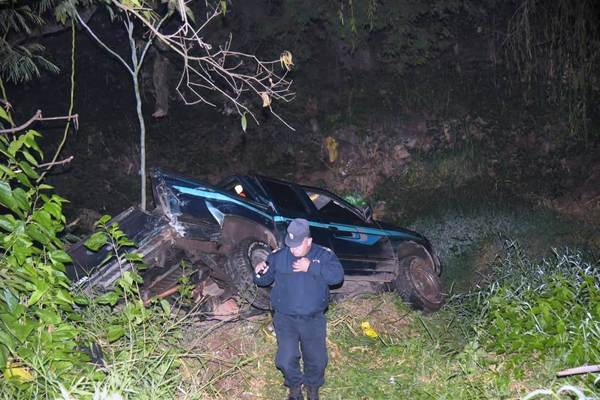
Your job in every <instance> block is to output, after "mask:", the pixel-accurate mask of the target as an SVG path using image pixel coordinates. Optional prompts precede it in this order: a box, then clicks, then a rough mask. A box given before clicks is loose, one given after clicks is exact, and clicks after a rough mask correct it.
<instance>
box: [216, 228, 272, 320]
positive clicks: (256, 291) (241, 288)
mask: <svg viewBox="0 0 600 400" xmlns="http://www.w3.org/2000/svg"><path fill="white" fill-rule="evenodd" d="M270 253H271V248H270V247H269V246H268V245H267V244H266V243H263V242H261V241H260V240H258V239H246V240H243V241H242V242H240V244H239V245H238V246H237V247H236V248H235V249H234V250H233V251H232V252H231V254H230V255H229V257H228V258H227V262H226V263H225V272H226V273H227V276H228V277H229V279H230V280H231V282H232V284H233V286H234V287H235V288H236V289H237V291H238V294H239V295H240V297H242V298H243V299H244V300H246V301H247V302H248V303H250V304H251V305H253V306H254V307H256V308H259V309H261V310H268V309H269V308H270V305H271V301H270V299H269V290H268V289H266V288H261V287H258V286H256V285H255V284H254V267H256V265H257V264H258V263H259V262H261V261H264V260H266V259H267V256H268V255H269V254H270Z"/></svg>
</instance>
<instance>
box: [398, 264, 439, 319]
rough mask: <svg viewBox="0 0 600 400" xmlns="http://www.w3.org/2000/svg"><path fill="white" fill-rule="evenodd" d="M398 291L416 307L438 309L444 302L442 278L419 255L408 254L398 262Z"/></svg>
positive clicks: (428, 310)
mask: <svg viewBox="0 0 600 400" xmlns="http://www.w3.org/2000/svg"><path fill="white" fill-rule="evenodd" d="M394 286H395V289H396V291H397V292H398V293H399V294H400V296H402V298H403V299H404V300H405V301H407V302H409V303H410V304H411V305H412V306H413V307H414V308H416V309H418V310H423V311H425V312H432V311H437V310H439V309H440V307H441V306H442V304H443V299H442V285H441V282H440V278H439V276H438V275H437V273H436V272H435V270H434V269H433V268H432V267H431V265H429V263H428V262H427V261H426V260H425V259H423V258H421V257H420V256H417V255H407V256H406V257H403V258H402V259H400V260H399V262H398V276H397V277H396V280H395V281H394Z"/></svg>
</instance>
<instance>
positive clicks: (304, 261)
mask: <svg viewBox="0 0 600 400" xmlns="http://www.w3.org/2000/svg"><path fill="white" fill-rule="evenodd" d="M309 265H310V260H309V259H308V258H306V257H302V258H301V259H299V260H296V261H294V263H293V264H292V269H293V270H294V272H306V271H308V266H309Z"/></svg>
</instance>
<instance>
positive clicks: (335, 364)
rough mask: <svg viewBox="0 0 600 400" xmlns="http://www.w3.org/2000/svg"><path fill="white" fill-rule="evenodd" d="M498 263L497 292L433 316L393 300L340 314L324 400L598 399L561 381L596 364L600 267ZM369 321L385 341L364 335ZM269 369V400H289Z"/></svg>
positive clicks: (572, 255) (590, 380) (583, 385)
mask: <svg viewBox="0 0 600 400" xmlns="http://www.w3.org/2000/svg"><path fill="white" fill-rule="evenodd" d="M500 255H502V257H501V258H499V259H498V260H497V262H496V263H494V265H492V266H491V268H492V271H493V272H492V275H491V276H492V277H493V278H492V281H493V282H494V283H492V284H491V285H490V286H488V287H486V289H484V290H481V291H472V292H470V293H467V294H463V295H460V296H454V297H451V298H450V299H449V300H448V304H447V306H446V307H445V309H443V310H442V311H440V312H438V313H435V314H432V315H421V314H418V313H415V312H413V311H411V310H410V309H408V308H407V307H406V306H405V305H404V304H401V303H399V302H398V299H397V297H396V296H394V295H391V294H386V295H381V296H373V297H366V298H362V299H356V300H352V301H350V300H348V301H344V302H342V303H340V304H337V305H335V306H334V307H332V310H330V312H329V315H328V317H329V321H330V322H329V326H330V334H329V349H330V357H331V362H330V367H329V369H328V371H327V384H326V386H325V387H324V388H323V398H325V399H392V398H411V399H432V398H433V399H514V398H519V397H522V396H525V395H526V394H527V393H529V392H532V391H534V390H536V389H539V388H552V389H555V390H557V389H558V388H559V387H561V386H563V385H565V384H572V385H574V386H576V387H579V388H580V389H581V390H582V391H583V392H584V393H585V394H586V395H587V396H590V398H592V397H591V396H592V395H596V396H597V395H598V394H600V388H598V387H596V386H595V385H594V377H593V376H580V377H571V378H567V379H564V380H558V379H556V378H555V377H554V375H555V373H556V372H557V371H558V370H561V369H564V368H567V367H570V366H575V365H577V366H579V365H583V364H585V363H594V362H597V360H598V357H599V354H598V351H599V346H598V343H600V317H599V315H598V307H597V304H598V302H597V296H598V293H599V290H600V281H599V280H598V274H599V273H600V265H599V264H598V263H597V262H596V263H588V262H586V261H584V259H583V258H582V255H581V254H579V253H578V252H572V251H570V250H565V251H564V252H556V253H555V254H554V256H552V257H551V258H548V259H545V260H543V261H540V262H535V261H533V260H532V259H530V258H528V257H527V256H525V255H524V254H523V253H522V251H520V249H519V248H518V247H517V246H516V245H515V244H514V243H511V244H509V245H508V247H507V248H506V249H505V250H503V251H502V252H501V254H499V256H500ZM545 282H554V284H553V283H550V285H544V283H545ZM558 282H560V284H559V283H558ZM566 282H568V283H566ZM526 304H529V305H530V306H527V307H524V306H525V305H526ZM515 305H518V306H516V307H515ZM545 305H551V307H552V308H551V309H550V310H549V309H548V307H547V306H545ZM583 309H585V310H587V311H586V312H579V311H578V310H583ZM364 321H369V322H370V324H371V325H372V326H373V327H374V328H375V330H376V331H377V332H378V334H379V337H378V338H370V337H368V336H366V335H365V333H364V332H363V331H362V330H361V326H360V325H361V323H362V322H364ZM561 327H563V328H564V330H563V328H561ZM555 330H558V331H560V332H562V333H560V332H555ZM268 343H269V342H266V344H267V345H268ZM578 343H580V345H578ZM271 348H272V349H273V351H274V345H272V346H271ZM577 348H579V349H581V351H580V350H576V349H577ZM264 368H273V371H272V372H269V371H266V372H265V375H266V376H267V378H266V380H267V384H268V387H267V389H266V390H265V391H264V392H263V394H264V395H265V398H273V397H269V396H268V395H267V393H277V394H278V395H279V397H282V396H283V394H284V391H283V390H282V389H280V388H279V387H278V385H280V382H279V379H280V377H279V376H278V373H277V372H275V371H274V367H273V366H272V364H271V363H269V365H265V366H264ZM542 398H551V397H547V396H546V397H542ZM559 398H562V397H559Z"/></svg>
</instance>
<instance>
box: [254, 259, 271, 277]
mask: <svg viewBox="0 0 600 400" xmlns="http://www.w3.org/2000/svg"><path fill="white" fill-rule="evenodd" d="M267 269H269V266H268V265H267V262H266V261H261V262H259V263H258V264H256V267H254V272H255V273H256V274H257V275H262V274H264V273H265V272H267Z"/></svg>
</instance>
